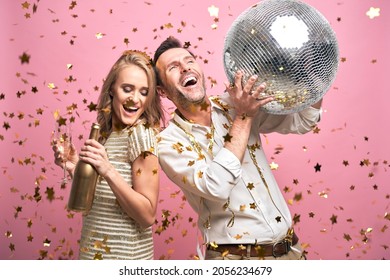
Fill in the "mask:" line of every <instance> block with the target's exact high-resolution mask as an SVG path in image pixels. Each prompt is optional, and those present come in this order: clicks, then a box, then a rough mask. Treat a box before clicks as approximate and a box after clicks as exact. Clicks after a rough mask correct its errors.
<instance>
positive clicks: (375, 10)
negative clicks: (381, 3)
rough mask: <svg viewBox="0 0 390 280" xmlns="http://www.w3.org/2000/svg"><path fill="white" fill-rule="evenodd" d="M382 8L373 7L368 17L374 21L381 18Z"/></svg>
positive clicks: (368, 12)
mask: <svg viewBox="0 0 390 280" xmlns="http://www.w3.org/2000/svg"><path fill="white" fill-rule="evenodd" d="M380 10H381V9H380V8H374V7H371V8H370V9H369V10H368V11H367V13H366V15H367V16H368V17H369V18H370V19H373V18H376V17H379V16H380Z"/></svg>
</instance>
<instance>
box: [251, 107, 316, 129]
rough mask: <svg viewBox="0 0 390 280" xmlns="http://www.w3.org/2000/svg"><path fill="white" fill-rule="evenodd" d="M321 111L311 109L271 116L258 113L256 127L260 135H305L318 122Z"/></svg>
mask: <svg viewBox="0 0 390 280" xmlns="http://www.w3.org/2000/svg"><path fill="white" fill-rule="evenodd" d="M321 115H322V109H316V108H313V107H309V108H306V109H304V110H302V111H300V112H297V113H293V114H288V115H272V114H268V113H265V112H260V114H259V116H258V118H257V122H258V124H257V126H258V129H259V132H260V133H271V132H278V133H282V134H288V133H294V134H305V133H307V132H309V131H311V130H312V129H313V127H314V126H315V125H316V124H317V123H318V122H319V121H320V119H321Z"/></svg>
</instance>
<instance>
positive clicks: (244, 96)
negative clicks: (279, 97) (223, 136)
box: [225, 71, 274, 117]
mask: <svg viewBox="0 0 390 280" xmlns="http://www.w3.org/2000/svg"><path fill="white" fill-rule="evenodd" d="M243 76H244V73H243V72H242V71H237V72H236V74H235V76H234V82H233V83H230V84H226V83H225V86H226V91H227V92H228V93H229V95H230V97H231V98H232V101H233V104H234V107H235V109H236V113H237V116H242V117H253V116H255V115H256V114H257V113H258V112H259V108H260V107H262V106H264V105H266V104H267V103H269V102H271V101H273V100H274V98H273V97H272V96H268V95H266V94H265V88H266V84H265V83H262V84H260V85H259V86H258V87H256V88H253V86H254V85H255V83H256V80H257V78H258V77H257V75H253V76H251V77H249V79H248V80H247V82H246V83H245V84H244V85H243V82H242V79H243Z"/></svg>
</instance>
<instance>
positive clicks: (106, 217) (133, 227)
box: [79, 123, 157, 260]
mask: <svg viewBox="0 0 390 280" xmlns="http://www.w3.org/2000/svg"><path fill="white" fill-rule="evenodd" d="M104 146H105V148H106V150H107V154H108V157H109V160H110V162H111V164H112V165H113V166H114V167H115V168H116V169H117V170H118V172H119V173H120V174H121V175H122V176H123V178H124V179H125V180H126V182H127V183H128V185H129V186H132V175H131V162H132V161H134V160H135V159H136V158H137V157H138V156H139V155H140V154H141V153H142V152H145V151H150V152H152V153H153V154H155V155H157V150H156V149H157V148H156V147H157V146H156V143H155V134H154V132H153V130H152V129H150V128H147V127H145V126H144V125H143V124H142V123H140V124H138V125H136V126H134V127H132V128H130V129H124V130H122V131H120V132H112V133H111V135H110V136H109V138H108V139H107V141H106V143H105V145H104ZM79 258H80V259H89V260H92V259H103V260H108V259H116V260H139V259H141V260H142V259H143V260H145V259H153V239H152V228H151V227H149V228H147V229H144V230H143V229H141V228H140V227H139V225H138V224H137V223H136V222H135V221H134V220H133V219H131V218H130V217H129V216H127V215H126V213H124V212H123V211H122V209H121V207H120V206H119V204H118V202H117V200H116V198H115V196H114V194H113V192H112V191H111V188H110V186H109V185H108V184H107V182H106V181H105V180H104V179H101V178H99V180H98V182H97V185H96V191H95V197H94V201H93V205H92V209H91V211H90V212H89V214H88V215H87V216H84V217H83V227H82V233H81V240H80V255H79Z"/></svg>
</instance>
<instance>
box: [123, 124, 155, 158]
mask: <svg viewBox="0 0 390 280" xmlns="http://www.w3.org/2000/svg"><path fill="white" fill-rule="evenodd" d="M144 152H149V153H152V154H154V155H157V145H156V135H155V132H154V130H153V129H152V128H149V127H147V126H146V125H145V124H142V123H140V124H138V125H136V126H134V127H132V128H130V130H129V138H128V153H129V158H130V162H133V161H135V160H136V159H137V157H139V155H140V154H141V153H144Z"/></svg>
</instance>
